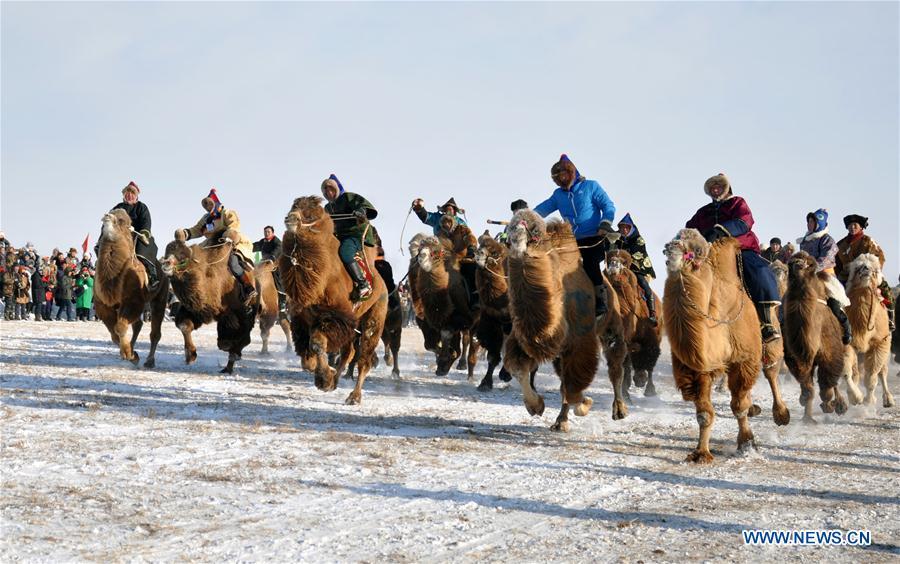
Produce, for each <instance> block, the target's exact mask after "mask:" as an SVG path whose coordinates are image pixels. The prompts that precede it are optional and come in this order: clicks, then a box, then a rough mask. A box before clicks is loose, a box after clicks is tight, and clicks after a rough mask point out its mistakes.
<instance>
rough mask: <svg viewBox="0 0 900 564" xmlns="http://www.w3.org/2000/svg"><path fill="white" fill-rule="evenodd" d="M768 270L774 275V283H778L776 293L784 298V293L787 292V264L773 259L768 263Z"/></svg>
mask: <svg viewBox="0 0 900 564" xmlns="http://www.w3.org/2000/svg"><path fill="white" fill-rule="evenodd" d="M769 270H771V271H772V274H774V275H775V283H776V284H778V295H779V296H781V297H782V298H784V293H785V292H787V283H788V267H787V265H786V264H784V263H783V262H781V261H780V260H778V259H775V260H773V261H772V264H770V265H769Z"/></svg>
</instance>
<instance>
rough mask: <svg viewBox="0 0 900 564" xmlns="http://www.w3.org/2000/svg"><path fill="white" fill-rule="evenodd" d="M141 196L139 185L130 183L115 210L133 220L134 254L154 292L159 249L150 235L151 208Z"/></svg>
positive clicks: (156, 281)
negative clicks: (142, 200) (139, 260)
mask: <svg viewBox="0 0 900 564" xmlns="http://www.w3.org/2000/svg"><path fill="white" fill-rule="evenodd" d="M140 194H141V189H140V188H138V185H137V184H135V183H134V181H131V182H129V183H128V185H127V186H125V187H124V188H122V202H120V203H118V204H116V206H115V207H114V208H113V209H114V210H125V213H127V214H128V217H130V218H131V228H132V229H134V232H135V239H134V254H135V255H137V257H138V258H139V259H141V262H142V263H143V264H144V268H145V269H146V270H147V281H148V284H149V286H150V289H151V290H152V289H154V288H156V285H157V284H159V274H158V273H157V272H156V255H157V254H158V251H159V249H157V248H156V241H154V240H153V235H152V234H151V233H150V227H151V224H152V221H151V219H150V208H148V207H147V204H145V203H144V202H141V201H138V198H139V197H140ZM76 252H77V251H76ZM94 254H95V255H97V257H98V258H99V255H98V253H97V247H94Z"/></svg>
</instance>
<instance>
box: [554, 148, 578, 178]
mask: <svg viewBox="0 0 900 564" xmlns="http://www.w3.org/2000/svg"><path fill="white" fill-rule="evenodd" d="M560 170H568V171H569V172H570V173H571V174H572V179H573V180H572V184H575V183H576V182H580V181H581V180H584V177H583V176H581V173H580V172H578V168H577V167H576V166H575V163H573V162H572V160H571V159H570V158H569V155H567V154H565V153H563V154H561V155H560V156H559V160H558V161H556V162H555V163H553V166H552V167H550V174H551V176H552V175H554V174H556V173H557V172H559V171H560Z"/></svg>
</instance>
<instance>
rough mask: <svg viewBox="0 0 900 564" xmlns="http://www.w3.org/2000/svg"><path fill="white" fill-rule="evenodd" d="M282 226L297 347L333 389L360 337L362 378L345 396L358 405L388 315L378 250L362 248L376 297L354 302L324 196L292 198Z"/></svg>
mask: <svg viewBox="0 0 900 564" xmlns="http://www.w3.org/2000/svg"><path fill="white" fill-rule="evenodd" d="M284 225H285V227H286V231H285V232H284V237H282V241H283V248H284V254H283V255H281V258H279V262H278V268H279V269H280V270H281V276H282V281H283V282H284V287H285V290H286V292H287V295H288V297H289V298H290V299H289V301H288V306H289V308H290V313H291V332H292V334H293V339H294V350H295V351H296V352H297V354H298V355H299V356H300V358H301V364H302V366H303V368H304V369H305V370H308V371H310V372H313V373H314V374H315V383H316V387H317V388H319V389H320V390H323V391H326V392H329V391H332V390H334V389H336V388H337V385H338V380H339V378H340V375H341V374H342V373H343V371H344V369H345V368H346V367H347V363H349V362H350V360H351V359H352V358H353V356H354V353H355V348H356V347H355V341H356V338H355V337H356V335H359V345H358V347H359V357H358V360H357V369H358V377H357V379H356V386H355V387H354V388H353V391H351V392H350V394H349V395H348V396H347V400H346V403H347V404H351V405H354V404H359V403H360V402H361V401H362V387H363V383H364V382H365V381H366V376H367V375H368V374H369V371H370V370H371V369H372V365H373V361H374V358H375V347H376V346H377V345H378V338H379V337H380V336H381V332H382V330H383V329H384V320H385V316H386V314H387V302H388V296H387V289H386V288H385V285H384V280H382V279H381V276H379V275H378V271H377V270H376V269H375V267H374V266H373V265H374V262H375V258H376V249H375V248H374V247H364V248H365V255H366V260H367V261H368V263H369V265H370V268H369V270H370V271H371V273H372V290H373V291H372V295H371V296H370V297H369V299H367V300H365V301H363V302H352V301H351V300H350V293H351V291H352V290H353V281H352V280H351V279H350V275H349V274H347V270H346V269H345V268H344V265H343V264H342V263H341V260H340V258H339V256H338V246H339V242H338V239H337V238H336V237H335V236H334V222H333V221H332V219H331V216H330V215H328V213H327V212H326V211H325V209H324V208H323V207H322V198H320V197H318V196H304V197H301V198H297V199H296V200H294V203H293V205H292V206H291V209H290V211H289V212H288V214H287V216H285V218H284ZM337 352H340V357H339V359H338V362H337V369H335V368H332V367H331V366H329V364H328V353H337Z"/></svg>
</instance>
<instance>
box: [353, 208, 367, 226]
mask: <svg viewBox="0 0 900 564" xmlns="http://www.w3.org/2000/svg"><path fill="white" fill-rule="evenodd" d="M353 217H355V218H356V221H357V222H358V223H362V222H364V221H365V220H366V219H368V216H367V215H366V210H356V211H354V212H353Z"/></svg>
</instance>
